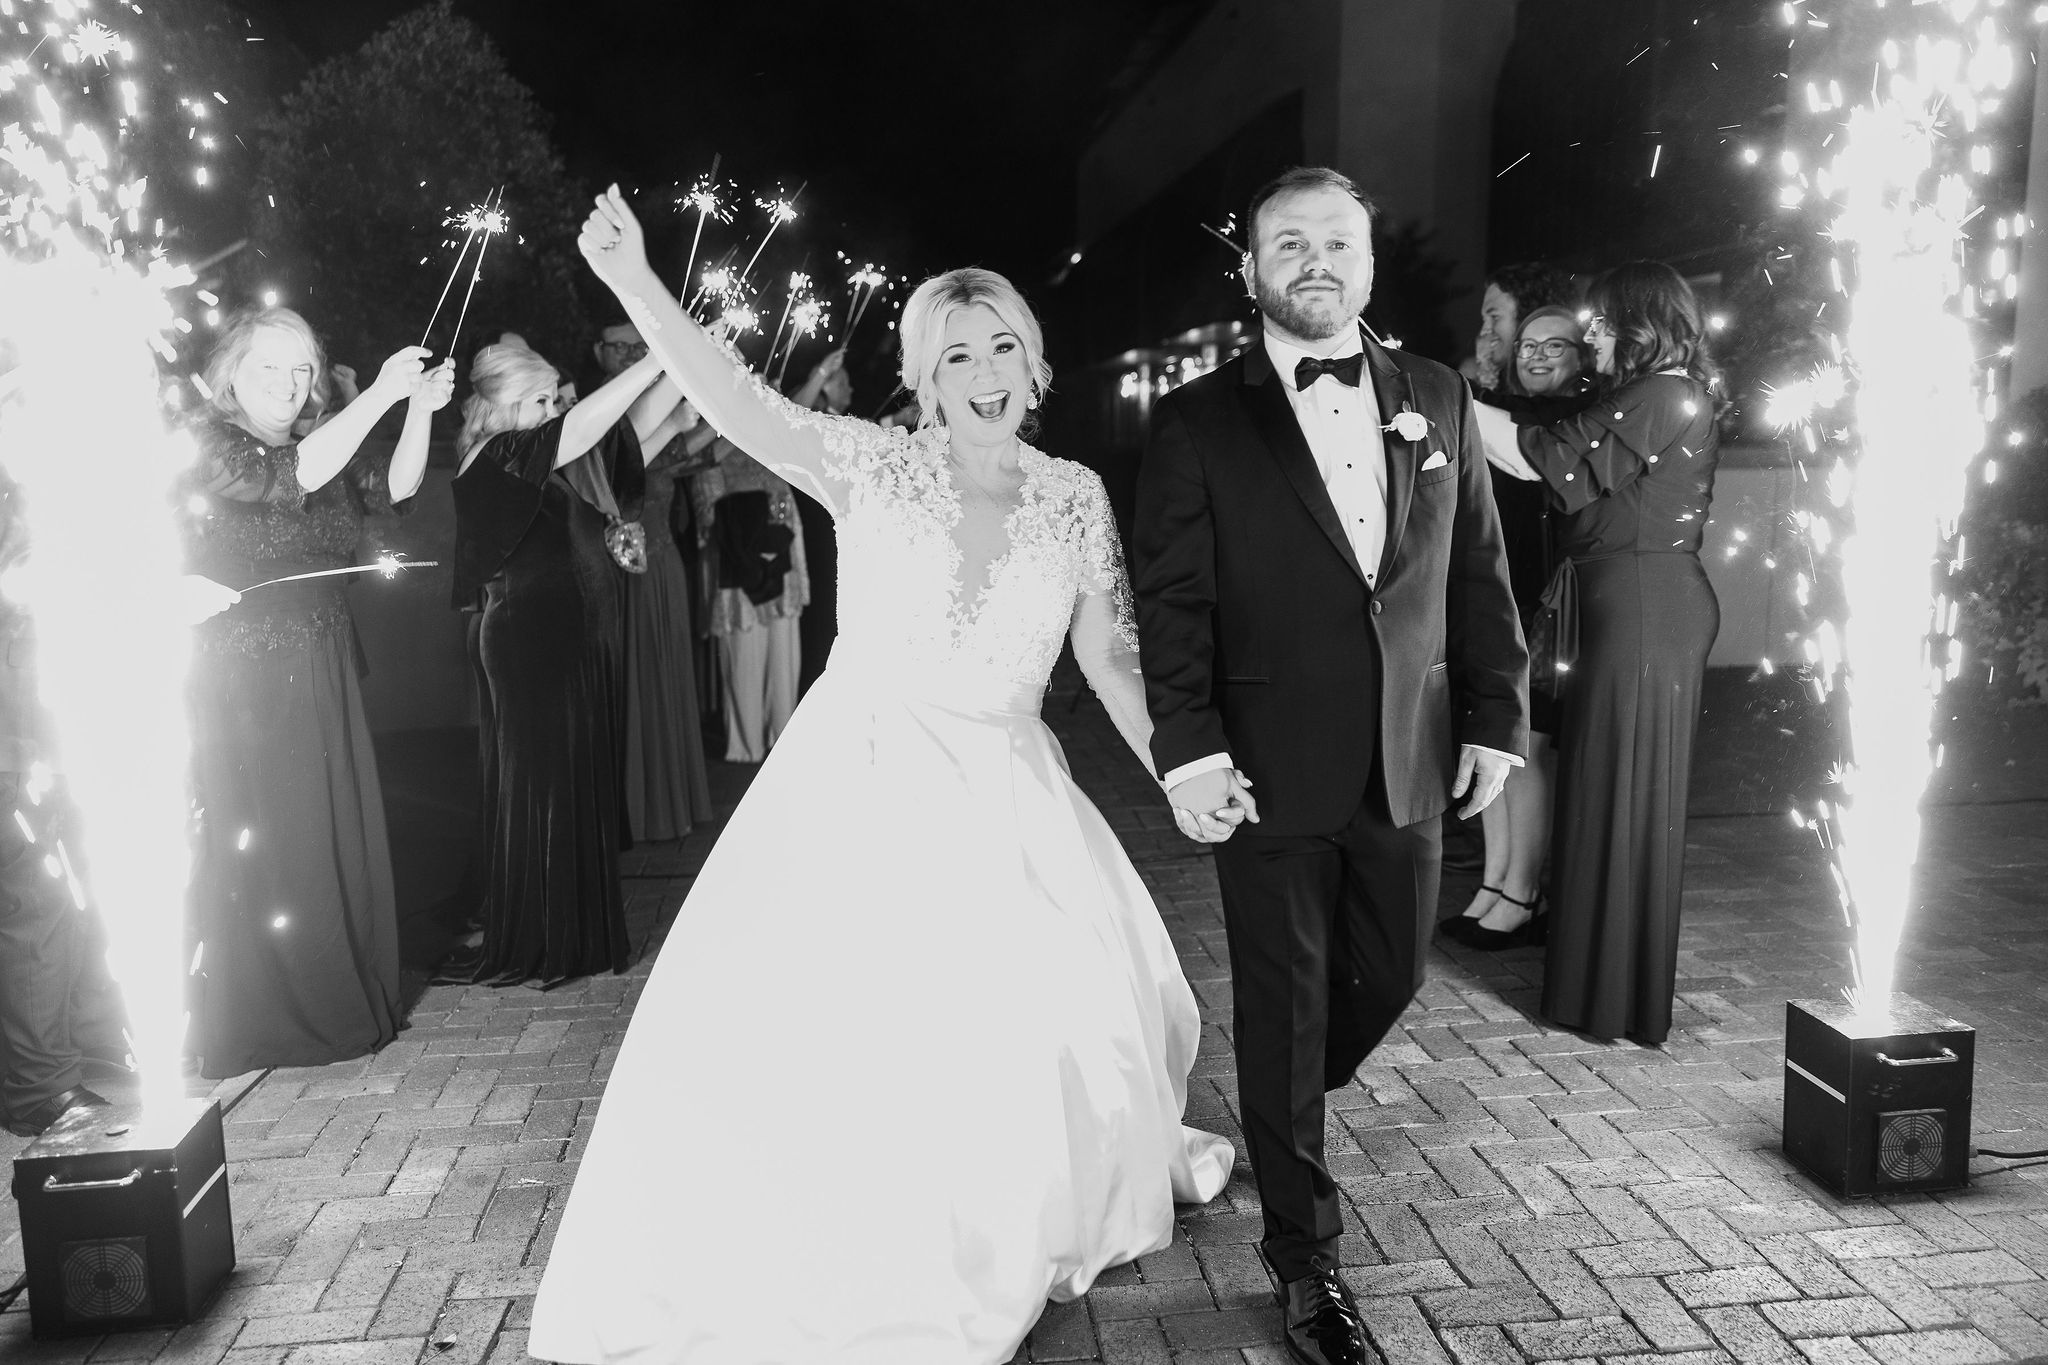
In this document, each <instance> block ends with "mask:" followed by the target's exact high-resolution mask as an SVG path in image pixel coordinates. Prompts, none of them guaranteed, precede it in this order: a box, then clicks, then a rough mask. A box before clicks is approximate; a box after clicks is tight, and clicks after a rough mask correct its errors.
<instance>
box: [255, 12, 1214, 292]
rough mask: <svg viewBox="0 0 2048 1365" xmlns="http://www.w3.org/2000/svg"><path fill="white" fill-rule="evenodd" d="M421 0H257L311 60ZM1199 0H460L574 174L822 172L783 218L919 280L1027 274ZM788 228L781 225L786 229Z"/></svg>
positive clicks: (750, 186) (764, 180) (1057, 235)
mask: <svg viewBox="0 0 2048 1365" xmlns="http://www.w3.org/2000/svg"><path fill="white" fill-rule="evenodd" d="M418 3H420V0H348V3H346V4H336V3H334V0H245V3H243V4H242V5H241V8H243V9H244V10H246V11H247V12H248V13H249V14H250V15H251V16H252V17H253V18H254V19H255V20H256V21H257V23H258V25H259V26H261V27H262V28H264V29H265V30H266V31H267V32H268V33H271V34H273V35H275V36H276V38H278V39H282V40H284V41H286V42H288V43H290V44H291V45H292V46H293V47H295V48H297V49H298V50H299V51H300V52H301V53H303V54H304V56H305V57H306V58H308V59H309V60H311V61H315V62H317V61H320V60H322V59H324V58H327V57H331V56H335V55H338V54H340V53H343V52H346V51H348V50H349V49H351V48H354V47H355V46H357V45H358V44H360V43H361V42H362V41H363V40H364V39H366V38H368V37H369V36H370V35H371V34H372V33H373V32H374V31H375V30H376V29H378V28H379V27H381V26H382V25H384V24H386V23H388V22H389V21H390V20H392V19H394V18H396V17H397V16H398V15H400V14H402V13H404V12H405V11H407V10H409V9H413V8H416V7H417V4H418ZM1200 8H1201V5H1200V4H1199V3H1196V2H1194V0H1032V3H1030V4H1028V5H1012V6H970V5H960V4H949V3H931V2H929V0H910V2H908V3H903V2H898V3H855V4H848V3H815V0H776V2H775V3H763V4H755V3H745V4H731V3H704V2H703V0H681V2H680V3H657V2H654V0H639V3H632V2H631V0H592V2H590V3H582V4H575V5H564V4H560V3H536V2H535V0H461V2H460V3H458V4H457V5H456V6H455V11H456V13H457V14H459V15H461V16H463V17H464V18H467V19H469V20H471V21H473V22H475V23H476V24H478V25H479V26H481V27H482V28H483V29H484V30H485V31H486V32H487V33H488V34H489V35H490V36H491V38H492V39H493V40H494V41H495V42H496V43H497V45H498V47H499V50H500V51H501V52H502V53H503V54H504V57H505V61H506V64H507V65H508V66H509V68H510V69H511V73H512V75H513V76H514V77H515V78H517V79H518V80H520V81H522V82H523V83H525V84H526V85H527V86H528V87H529V88H531V89H532V90H533V92H534V94H535V96H536V97H537V98H538V100H539V102H540V104H541V106H542V107H543V108H545V109H546V110H547V111H548V112H549V113H550V114H551V115H552V116H553V119H554V133H555V140H556V142H557V144H558V145H559V146H560V148H561V150H562V152H563V154H564V157H565V158H566V160H567V162H568V168H569V172H570V174H571V175H572V176H573V177H575V178H576V179H577V180H578V181H580V182H583V183H587V184H592V185H595V184H599V183H602V182H604V181H606V180H612V179H617V180H619V181H620V182H621V183H624V184H627V185H633V184H639V185H642V186H650V187H664V186H667V185H669V184H671V183H673V182H674V181H677V180H683V181H688V180H691V179H693V178H695V177H696V176H698V175H700V174H702V173H704V172H705V171H706V170H707V169H708V168H709V166H710V164H711V159H712V157H713V155H720V156H722V157H723V164H722V166H721V174H722V175H724V176H726V177H729V178H731V179H734V180H736V181H737V182H738V183H739V185H740V186H741V188H742V189H743V191H746V192H748V193H753V192H755V191H765V190H766V189H768V188H769V187H771V186H773V185H774V184H775V183H776V182H777V181H780V182H782V183H783V184H784V185H785V186H786V187H787V188H789V189H795V188H796V186H797V184H798V183H799V182H803V181H808V185H807V187H806V188H805V190H804V193H803V198H802V200H801V201H800V203H799V205H798V207H799V209H800V210H801V211H802V212H803V215H804V216H803V217H802V218H800V219H799V220H798V222H797V223H795V224H793V225H791V227H790V228H787V229H785V230H784V231H785V232H786V233H787V234H788V235H789V236H790V237H791V238H792V239H794V240H796V241H799V242H807V243H808V242H815V243H816V245H817V247H818V249H819V250H820V251H821V252H822V253H823V255H824V256H825V257H826V258H828V259H829V257H830V253H831V252H832V251H834V250H836V249H842V248H843V249H844V250H846V251H847V252H848V253H849V254H855V255H865V256H872V257H874V258H875V259H877V260H882V261H885V262H886V263H887V264H888V265H889V266H890V267H892V268H893V269H896V270H899V271H909V272H911V273H912V274H922V273H929V272H930V271H932V270H937V269H943V268H947V267H950V266H954V265H962V264H982V265H987V266H989V267H990V268H992V269H996V270H1000V271H1003V272H1005V273H1009V274H1014V275H1015V276H1016V277H1017V278H1018V279H1019V280H1020V281H1029V280H1032V279H1034V278H1038V277H1042V276H1044V275H1046V274H1047V273H1048V272H1049V270H1050V269H1051V265H1052V262H1053V261H1055V260H1056V259H1057V257H1058V255H1059V253H1060V252H1061V251H1062V250H1063V249H1064V248H1065V247H1066V246H1067V236H1068V233H1069V230H1070V224H1071V222H1072V218H1073V214H1072V207H1071V206H1072V196H1073V176H1072V166H1073V161H1074V156H1075V153H1076V151H1077V149H1078V147H1079V145H1080V143H1081V140H1082V139H1083V138H1084V137H1085V135H1086V134H1087V132H1088V130H1089V128H1090V127H1091V125H1092V124H1093V122H1094V120H1095V119H1096V117H1098V116H1099V114H1100V113H1101V111H1102V110H1103V109H1104V108H1105V107H1107V105H1108V104H1109V102H1110V101H1111V100H1112V99H1113V98H1114V87H1113V80H1114V78H1115V77H1116V75H1117V74H1118V72H1119V71H1121V70H1123V69H1124V68H1125V67H1126V65H1127V64H1129V63H1130V62H1131V60H1132V57H1133V55H1134V53H1135V52H1137V51H1139V50H1140V49H1141V48H1142V45H1143V44H1145V43H1146V42H1147V40H1148V38H1149V39H1152V40H1155V41H1156V40H1157V37H1159V36H1161V35H1164V34H1167V33H1170V32H1171V31H1172V28H1173V22H1172V21H1173V20H1174V19H1176V18H1181V19H1183V20H1185V18H1186V16H1187V15H1189V14H1190V13H1192V12H1195V11H1198V10H1199V9H1200ZM778 240H780V239H778Z"/></svg>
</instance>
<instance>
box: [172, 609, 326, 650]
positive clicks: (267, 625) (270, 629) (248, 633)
mask: <svg viewBox="0 0 2048 1365" xmlns="http://www.w3.org/2000/svg"><path fill="white" fill-rule="evenodd" d="M336 636H339V637H341V639H342V641H343V642H344V644H346V645H347V646H348V647H349V648H351V649H353V647H354V638H355V636H354V632H353V631H352V630H351V629H350V617H349V611H348V606H347V604H346V603H342V602H331V603H327V604H324V605H322V606H318V607H315V608H313V610H311V611H307V612H292V613H282V612H280V613H277V614H274V615H269V616H241V615H237V614H235V613H233V612H232V611H230V612H228V613H225V614H223V615H221V616H218V617H216V618H214V619H213V620H211V621H208V622H205V623H204V624H202V625H201V626H200V627H199V628H198V629H197V630H196V631H194V632H193V640H194V643H196V644H197V645H198V647H199V649H200V650H201V651H202V652H204V653H207V654H239V655H243V656H262V655H266V654H271V653H275V652H276V651H278V650H301V649H311V648H312V647H313V646H314V645H315V644H317V643H319V642H321V641H324V640H329V639H332V638H334V637H336Z"/></svg>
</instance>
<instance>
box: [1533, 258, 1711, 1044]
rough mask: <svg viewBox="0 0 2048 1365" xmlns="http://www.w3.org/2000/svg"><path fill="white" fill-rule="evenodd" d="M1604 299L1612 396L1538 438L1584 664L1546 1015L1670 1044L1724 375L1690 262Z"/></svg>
mask: <svg viewBox="0 0 2048 1365" xmlns="http://www.w3.org/2000/svg"><path fill="white" fill-rule="evenodd" d="M1587 304H1588V306H1589V307H1590V308H1591V309H1592V314H1593V316H1592V321H1591V324H1590V325H1589V326H1588V327H1587V329H1586V334H1585V336H1586V341H1587V344H1588V345H1590V346H1591V347H1592V350H1593V354H1594V364H1595V368H1596V369H1597V370H1598V372H1599V375H1600V379H1599V386H1598V390H1597V398H1596V401H1595V402H1594V403H1593V405H1592V406H1590V407H1589V408H1587V409H1586V410H1585V411H1584V412H1582V413H1580V414H1578V415H1576V416H1572V417H1566V418H1562V419H1560V420H1555V421H1551V422H1548V423H1543V422H1540V421H1529V420H1527V419H1526V418H1524V419H1521V420H1523V422H1524V424H1523V425H1521V426H1520V428H1519V438H1520V439H1519V446H1520V454H1521V456H1522V457H1523V459H1524V460H1526V462H1527V465H1528V467H1529V471H1530V472H1531V473H1533V474H1534V475H1535V476H1538V477H1540V478H1541V479H1542V480H1543V483H1544V484H1545V486H1546V487H1547V488H1548V489H1549V491H1550V495H1551V499H1552V503H1553V505H1554V506H1555V507H1556V509H1557V510H1558V512H1559V513H1560V515H1561V521H1560V526H1559V534H1558V549H1559V551H1560V553H1561V555H1562V556H1563V558H1562V561H1561V562H1560V563H1559V565H1558V569H1557V581H1556V582H1555V583H1554V584H1553V585H1552V587H1551V588H1550V590H1549V592H1548V593H1547V594H1546V597H1547V598H1548V600H1549V601H1550V602H1551V603H1553V604H1554V605H1555V606H1556V608H1557V613H1558V630H1557V640H1558V644H1557V657H1558V660H1559V662H1560V664H1563V665H1568V666H1569V673H1568V676H1567V679H1566V684H1565V688H1564V694H1563V709H1562V714H1561V715H1560V716H1559V728H1558V736H1557V745H1558V758H1557V819H1556V825H1555V834H1554V835H1553V841H1552V852H1551V886H1552V907H1553V908H1552V909H1551V911H1550V913H1549V915H1548V916H1547V918H1548V920H1549V921H1550V930H1549V945H1550V947H1549V956H1548V958H1547V961H1546V968H1545V972H1544V981H1543V1006H1542V1008H1543V1013H1544V1015H1545V1016H1546V1017H1547V1018H1549V1019H1551V1020H1553V1021H1555V1022H1556V1023H1559V1024H1562V1025H1563V1026H1565V1027H1566V1028H1571V1029H1579V1030H1582V1031H1584V1032H1587V1033H1591V1034H1595V1035H1597V1036H1599V1037H1603V1038H1619V1037H1627V1038H1631V1039H1634V1040H1635V1041H1636V1042H1639V1043H1643V1044H1645V1045H1656V1044H1659V1043H1662V1042H1663V1041H1664V1039H1665V1037H1666V1036H1667V1035H1668V1034H1669V1032H1670V1029H1671V998H1672V989H1673V983H1674V982H1675V980H1676V974H1677V959H1678V922H1679V901H1680V896H1681V893H1682V891H1683V883H1684V872H1685V809H1686V788H1687V783H1688V782H1689V780H1690V779H1691V776H1692V748H1693V738H1694V735H1695V733H1696V732H1697V730H1698V726H1699V713H1700V684H1701V680H1702V677H1703V675H1704V673H1705V670H1706V662H1707V652H1708V650H1709V649H1710V648H1711V647H1712V645H1713V643H1714V635H1715V632H1716V631H1717V630H1718V629H1719V626H1720V619H1721V614H1720V607H1719V605H1718V604H1717V603H1716V601H1715V598H1714V590H1713V588H1712V587H1711V586H1710V585H1709V583H1708V582H1707V574H1706V570H1705V569H1704V568H1702V567H1701V565H1700V559H1699V549H1700V538H1701V535H1702V532H1703V531H1704V529H1705V527H1706V523H1707V509H1708V506H1709V504H1710V502H1711V501H1712V497H1713V488H1714V466H1715V464H1716V462H1717V461H1718V460H1719V458H1720V439H1719V436H1718V434H1717V432H1716V429H1715V395H1714V390H1715V387H1716V384H1717V382H1718V371H1717V369H1716V367H1715V365H1714V362H1713V359H1712V357H1711V355H1710V354H1709V352H1708V346H1707V335H1706V329H1705V327H1704V325H1703V323H1702V318H1701V311H1700V306H1699V301H1698V299H1696V298H1695V297H1694V295H1693V291H1692V287H1691V286H1690V285H1688V284H1687V283H1686V282H1685V280H1684V278H1683V277H1682V276H1680V275H1679V273H1678V272H1677V271H1675V270H1673V269H1672V268H1671V267H1669V266H1667V265H1663V264H1660V263H1657V262H1654V261H1637V262H1633V263H1631V264H1628V265H1623V266H1618V267H1616V268H1615V269H1613V270H1611V271H1609V272H1608V273H1607V274H1605V275H1603V276H1601V277H1600V278H1599V279H1598V280H1596V281H1595V282H1594V284H1593V287H1592V289H1591V290H1590V291H1589V292H1588V294H1587ZM1507 909H1508V907H1502V911H1503V912H1505V911H1506V910H1507ZM1517 913H1518V914H1520V913H1526V912H1517ZM1500 918H1502V919H1505V918H1506V915H1505V913H1502V914H1501V916H1500ZM1530 923H1532V924H1533V923H1536V921H1530ZM1500 927H1501V928H1502V929H1504V930H1506V931H1510V932H1514V933H1518V934H1522V935H1523V936H1525V937H1527V938H1534V937H1536V936H1537V935H1536V934H1534V933H1531V932H1530V930H1529V928H1528V926H1527V925H1516V924H1514V923H1506V924H1502V925H1501V926H1500Z"/></svg>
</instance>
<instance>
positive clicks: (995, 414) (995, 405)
mask: <svg viewBox="0 0 2048 1365" xmlns="http://www.w3.org/2000/svg"><path fill="white" fill-rule="evenodd" d="M967 406H968V407H970V408H973V409H974V415H975V416H976V417H979V418H981V420H982V421H984V422H993V421H995V420H996V419H997V418H999V417H1001V416H1002V415H1003V414H1004V413H1005V412H1006V411H1008V410H1009V407H1010V391H1009V390H1008V389H996V390H994V391H993V392H990V393H978V394H970V395H969V396H968V399H967Z"/></svg>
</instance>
